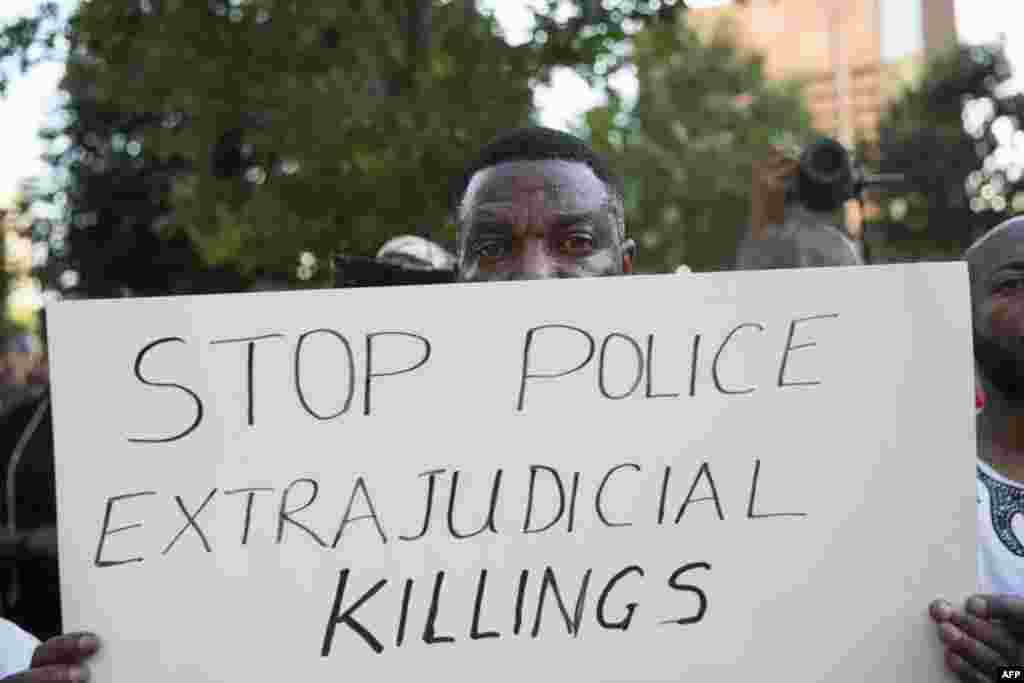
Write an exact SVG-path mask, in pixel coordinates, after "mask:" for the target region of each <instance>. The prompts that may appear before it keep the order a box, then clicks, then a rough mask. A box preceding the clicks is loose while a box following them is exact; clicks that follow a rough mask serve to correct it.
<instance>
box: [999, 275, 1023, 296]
mask: <svg viewBox="0 0 1024 683" xmlns="http://www.w3.org/2000/svg"><path fill="white" fill-rule="evenodd" d="M1021 288H1024V277H1011V278H1006V279H1005V280H1001V281H1000V282H998V283H997V284H996V286H995V287H994V288H993V289H992V291H993V293H994V294H1008V293H1010V292H1015V291H1017V290H1019V289H1021Z"/></svg>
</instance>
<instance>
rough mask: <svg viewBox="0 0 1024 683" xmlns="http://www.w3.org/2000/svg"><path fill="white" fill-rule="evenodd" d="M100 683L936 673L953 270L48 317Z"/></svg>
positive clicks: (950, 575) (381, 296)
mask: <svg viewBox="0 0 1024 683" xmlns="http://www.w3.org/2000/svg"><path fill="white" fill-rule="evenodd" d="M49 316H50V329H51V345H52V370H53V374H54V382H55V384H54V395H53V399H54V416H55V420H56V421H55V438H56V448H57V453H56V457H57V476H58V494H59V501H58V502H59V513H60V551H61V556H60V566H61V575H62V598H63V605H64V619H65V622H64V623H65V628H66V629H78V628H88V629H91V630H94V631H96V632H97V633H98V634H99V635H100V636H101V637H102V639H103V640H104V643H105V649H104V651H103V654H102V656H101V657H100V658H99V659H98V660H97V662H96V664H95V680H98V681H108V682H112V683H130V682H135V681H142V680H144V681H147V682H150V683H152V682H154V681H172V680H173V681H179V680H187V681H190V682H199V681H216V682H218V683H232V682H234V681H239V682H240V681H276V680H311V681H325V680H332V681H395V680H406V679H410V678H415V679H416V680H431V681H434V680H436V681H445V682H448V681H479V680H489V681H522V680H533V681H547V680H559V681H678V680H682V679H683V678H684V677H685V678H687V679H688V680H743V678H744V676H747V675H749V676H752V677H757V678H759V679H760V678H762V677H767V679H769V680H787V681H794V682H801V681H806V682H811V681H815V682H817V681H823V680H829V681H833V682H835V683H839V682H843V681H848V682H850V683H853V682H854V681H856V682H858V683H859V682H861V681H865V680H921V681H924V680H937V679H941V678H942V674H941V666H942V664H941V655H940V646H939V644H938V641H937V638H936V636H935V630H934V627H933V626H932V624H931V623H930V622H929V620H928V617H927V614H926V609H927V604H928V602H929V601H930V600H932V599H933V598H936V597H940V596H945V597H948V598H951V599H957V598H959V597H961V596H962V595H963V594H965V593H967V592H970V591H971V590H973V589H974V587H975V581H976V578H975V528H974V527H975V524H976V517H975V515H976V512H975V501H974V495H975V494H974V488H975V485H974V463H975V455H974V452H975V446H974V440H973V439H974V435H973V431H974V427H973V419H974V414H973V410H972V409H971V405H972V403H971V402H972V399H973V387H974V385H973V381H974V380H973V374H972V367H973V366H972V362H971V341H970V320H969V303H968V283H967V276H966V269H965V267H964V265H963V264H932V265H915V266H884V267H870V268H846V269H816V270H803V271H773V272H761V273H750V272H739V273H721V274H709V275H686V276H676V275H667V276H643V277H631V278H602V279H594V280H565V281H558V282H523V283H502V284H492V285H439V286H428V287H396V288H389V289H372V290H345V291H310V292H301V293H277V294H271V293H264V294H248V295H231V296H208V297H183V298H165V299H143V300H131V301H96V302H70V303H62V304H57V305H55V306H52V307H51V308H50V310H49Z"/></svg>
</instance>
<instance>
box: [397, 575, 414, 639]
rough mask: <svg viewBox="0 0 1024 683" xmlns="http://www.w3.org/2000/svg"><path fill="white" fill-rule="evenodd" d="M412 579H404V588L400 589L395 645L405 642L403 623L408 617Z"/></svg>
mask: <svg viewBox="0 0 1024 683" xmlns="http://www.w3.org/2000/svg"><path fill="white" fill-rule="evenodd" d="M412 584H413V581H412V579H406V580H405V589H404V590H403V591H402V611H401V613H399V615H398V635H396V636H395V647H401V645H402V643H403V642H405V624H406V623H407V622H408V619H409V598H411V597H412Z"/></svg>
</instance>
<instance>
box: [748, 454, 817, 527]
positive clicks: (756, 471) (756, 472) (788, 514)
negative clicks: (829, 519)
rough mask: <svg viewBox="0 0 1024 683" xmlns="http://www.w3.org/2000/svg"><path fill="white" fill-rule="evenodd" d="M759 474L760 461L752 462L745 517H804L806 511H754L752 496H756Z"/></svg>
mask: <svg viewBox="0 0 1024 683" xmlns="http://www.w3.org/2000/svg"><path fill="white" fill-rule="evenodd" d="M760 475H761V461H760V460H756V461H755V462H754V479H753V481H752V482H751V483H750V504H749V505H747V517H748V518H749V519H759V518H761V517H806V516H807V513H806V512H770V513H767V514H755V513H754V498H756V497H757V478H758V477H759V476H760Z"/></svg>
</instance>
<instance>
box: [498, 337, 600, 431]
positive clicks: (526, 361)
mask: <svg viewBox="0 0 1024 683" xmlns="http://www.w3.org/2000/svg"><path fill="white" fill-rule="evenodd" d="M556 328H557V329H562V330H572V331H573V332H578V333H580V334H582V335H583V336H584V337H585V338H586V340H587V345H588V346H587V357H586V358H584V359H583V362H582V363H580V364H579V365H577V366H576V367H574V368H572V369H571V370H566V371H565V372H556V373H555V374H553V375H531V374H529V372H530V347H531V346H532V345H533V337H534V335H535V334H536V333H537V332H539V331H541V330H549V329H556ZM595 347H596V344H595V343H594V338H593V337H591V336H590V334H589V333H587V332H586V331H584V330H581V329H580V328H578V327H573V326H572V325H541V326H539V327H533V328H531V329H529V330H527V331H526V340H525V341H524V342H523V370H522V372H521V373H520V376H519V398H518V399H517V400H516V410H517V411H522V409H523V403H524V401H525V400H526V381H527V380H529V379H555V378H558V377H565V376H566V375H571V374H572V373H574V372H577V371H579V370H582V369H583V368H584V367H585V366H586V365H587V363H589V362H590V361H591V359H593V357H594V350H595Z"/></svg>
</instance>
